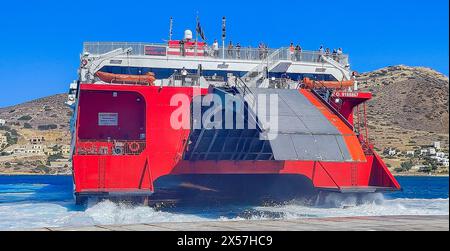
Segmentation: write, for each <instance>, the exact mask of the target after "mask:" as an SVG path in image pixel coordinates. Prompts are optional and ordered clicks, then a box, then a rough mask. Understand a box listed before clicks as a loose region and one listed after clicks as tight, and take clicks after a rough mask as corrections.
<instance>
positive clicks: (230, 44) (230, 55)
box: [228, 41, 234, 58]
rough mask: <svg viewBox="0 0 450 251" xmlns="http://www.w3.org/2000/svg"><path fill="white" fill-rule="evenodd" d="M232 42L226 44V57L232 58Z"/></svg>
mask: <svg viewBox="0 0 450 251" xmlns="http://www.w3.org/2000/svg"><path fill="white" fill-rule="evenodd" d="M233 48H234V46H233V42H232V41H230V43H229V44H228V57H230V58H232V57H233Z"/></svg>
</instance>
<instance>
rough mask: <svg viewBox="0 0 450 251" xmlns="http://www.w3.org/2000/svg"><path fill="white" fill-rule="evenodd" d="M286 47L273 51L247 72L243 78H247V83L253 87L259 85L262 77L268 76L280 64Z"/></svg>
mask: <svg viewBox="0 0 450 251" xmlns="http://www.w3.org/2000/svg"><path fill="white" fill-rule="evenodd" d="M285 51H286V49H285V48H280V49H278V50H275V51H273V52H272V53H271V54H270V55H269V56H268V57H267V58H265V59H263V61H262V62H261V63H260V64H259V65H257V66H256V67H255V68H254V69H253V70H251V71H249V72H248V73H247V74H245V75H244V76H243V77H242V79H244V80H245V82H246V83H247V85H249V86H252V87H257V86H258V84H259V83H258V82H259V81H260V80H261V79H262V78H267V76H266V75H267V73H268V72H270V71H271V70H272V69H274V68H275V67H277V66H278V65H279V64H280V59H281V58H282V57H281V56H282V53H283V52H285Z"/></svg>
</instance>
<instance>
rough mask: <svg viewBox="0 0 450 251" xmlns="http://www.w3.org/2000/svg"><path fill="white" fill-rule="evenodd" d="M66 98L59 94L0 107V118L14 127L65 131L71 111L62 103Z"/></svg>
mask: <svg viewBox="0 0 450 251" xmlns="http://www.w3.org/2000/svg"><path fill="white" fill-rule="evenodd" d="M66 100H67V95H65V94H59V95H54V96H50V97H45V98H41V99H37V100H33V101H30V102H26V103H23V104H19V105H15V106H11V107H6V108H0V118H2V119H5V120H6V121H8V124H10V125H13V126H14V127H22V128H25V129H32V130H37V131H49V130H63V131H65V130H67V128H68V126H69V121H70V117H71V116H72V111H71V110H70V109H69V108H68V107H66V106H65V105H64V102H66Z"/></svg>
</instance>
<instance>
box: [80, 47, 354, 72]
mask: <svg viewBox="0 0 450 251" xmlns="http://www.w3.org/2000/svg"><path fill="white" fill-rule="evenodd" d="M173 42H174V41H171V42H169V43H165V44H162V43H160V44H158V43H144V42H85V43H84V44H83V53H89V54H91V55H102V54H105V53H108V52H111V51H113V50H116V49H127V48H131V49H132V51H131V53H130V55H132V56H144V57H166V58H180V57H183V58H192V59H198V60H202V59H203V60H208V59H218V60H228V61H243V62H245V61H251V62H255V61H256V62H261V61H264V60H266V59H270V60H276V61H283V60H286V61H294V62H305V63H323V62H322V60H321V56H329V57H330V58H332V59H333V60H334V61H336V62H337V63H339V64H340V65H341V66H343V67H347V66H348V64H349V55H348V54H340V55H339V54H332V53H330V54H326V53H324V52H323V53H321V52H319V51H308V50H301V51H299V52H295V51H294V52H291V50H290V48H289V47H281V48H278V49H274V48H254V47H248V46H247V47H244V46H243V47H241V48H236V47H233V49H229V48H228V47H225V48H222V47H220V48H219V50H218V52H217V54H215V53H214V50H213V49H212V46H209V45H207V44H205V43H198V44H197V45H195V42H192V43H189V44H186V45H184V46H180V45H179V44H177V43H173ZM183 51H184V52H183Z"/></svg>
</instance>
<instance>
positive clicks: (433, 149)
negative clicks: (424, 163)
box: [428, 148, 437, 155]
mask: <svg viewBox="0 0 450 251" xmlns="http://www.w3.org/2000/svg"><path fill="white" fill-rule="evenodd" d="M428 152H429V153H430V155H436V152H437V151H436V148H430V149H429V151H428Z"/></svg>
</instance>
